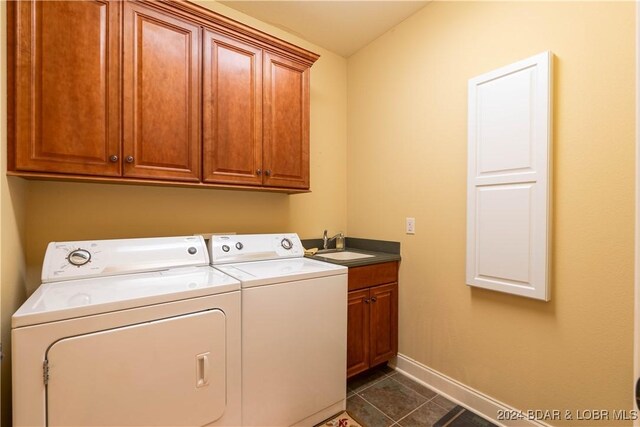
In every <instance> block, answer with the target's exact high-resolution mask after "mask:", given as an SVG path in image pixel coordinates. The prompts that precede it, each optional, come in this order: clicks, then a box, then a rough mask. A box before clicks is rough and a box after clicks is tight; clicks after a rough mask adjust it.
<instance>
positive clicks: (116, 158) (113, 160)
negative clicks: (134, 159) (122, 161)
mask: <svg viewBox="0 0 640 427" xmlns="http://www.w3.org/2000/svg"><path fill="white" fill-rule="evenodd" d="M109 161H110V162H111V163H115V162H117V161H118V156H116V155H115V154H114V155H113V156H109Z"/></svg>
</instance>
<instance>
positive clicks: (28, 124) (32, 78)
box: [12, 1, 120, 176]
mask: <svg viewBox="0 0 640 427" xmlns="http://www.w3.org/2000/svg"><path fill="white" fill-rule="evenodd" d="M12 10H13V11H15V13H16V16H15V18H16V20H15V28H16V31H17V35H16V38H15V40H16V42H17V46H15V58H14V60H15V66H16V72H15V76H16V81H15V89H14V90H15V104H14V105H15V120H16V122H15V129H14V135H15V144H16V149H15V168H16V169H18V170H29V171H40V172H59V173H73V174H83V175H112V176H113V175H119V174H120V163H119V161H115V162H111V161H110V160H109V158H110V156H118V157H119V155H120V118H119V117H120V110H119V105H120V103H119V97H120V86H119V64H120V62H119V61H120V48H119V35H120V4H119V3H118V2H110V1H83V2H78V1H42V2H33V1H21V2H17V4H16V5H15V8H13V9H12Z"/></svg>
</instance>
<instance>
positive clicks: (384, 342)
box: [347, 261, 398, 378]
mask: <svg viewBox="0 0 640 427" xmlns="http://www.w3.org/2000/svg"><path fill="white" fill-rule="evenodd" d="M348 315H349V316H348V322H347V331H348V333H347V378H350V377H352V376H354V375H356V374H359V373H360V372H364V371H366V370H367V369H369V368H372V367H374V366H376V365H380V364H382V363H385V362H387V361H389V360H390V359H391V358H393V357H394V356H395V355H396V354H398V263H397V262H395V261H393V262H387V263H382V264H372V265H365V266H359V267H351V268H349V296H348Z"/></svg>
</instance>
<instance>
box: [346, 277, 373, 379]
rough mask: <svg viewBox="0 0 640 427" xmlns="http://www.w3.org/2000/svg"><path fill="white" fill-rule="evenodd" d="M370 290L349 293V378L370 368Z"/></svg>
mask: <svg viewBox="0 0 640 427" xmlns="http://www.w3.org/2000/svg"><path fill="white" fill-rule="evenodd" d="M367 301H369V290H368V289H364V290H361V291H353V292H349V295H348V301H347V306H348V309H347V313H348V314H347V316H348V317H347V377H352V376H353V375H355V374H358V373H360V372H363V371H365V370H367V369H368V368H369V305H370V303H369V302H367Z"/></svg>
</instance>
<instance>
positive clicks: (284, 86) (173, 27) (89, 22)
mask: <svg viewBox="0 0 640 427" xmlns="http://www.w3.org/2000/svg"><path fill="white" fill-rule="evenodd" d="M7 12H8V13H7V15H8V20H7V21H8V37H7V43H8V63H9V67H8V89H9V90H8V92H9V99H8V101H9V102H8V124H9V126H8V136H9V144H8V150H7V151H8V153H7V154H8V174H10V175H17V176H23V177H27V178H34V179H66V180H80V181H94V182H112V183H125V182H128V183H139V184H145V183H149V184H167V185H181V186H188V187H194V186H195V187H226V188H248V189H262V190H270V191H281V192H288V193H295V192H303V191H307V190H308V189H309V70H310V67H311V65H312V64H313V63H314V62H315V61H316V60H317V59H318V57H319V56H318V55H317V54H315V53H313V52H310V51H307V50H305V49H302V48H300V47H297V46H294V45H292V44H290V43H287V42H285V41H283V40H280V39H277V38H275V37H273V36H270V35H268V34H266V33H263V32H261V31H258V30H255V29H253V28H251V27H248V26H246V25H244V24H241V23H239V22H236V21H233V20H231V19H229V18H226V17H224V16H222V15H219V14H217V13H214V12H212V11H210V10H208V9H205V8H203V7H201V6H198V5H195V4H193V3H190V2H188V1H182V0H180V1H178V0H136V1H133V0H113V1H111V0H85V1H45V0H42V1H36V0H25V1H9V2H7Z"/></svg>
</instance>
